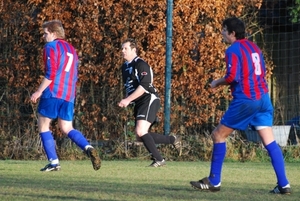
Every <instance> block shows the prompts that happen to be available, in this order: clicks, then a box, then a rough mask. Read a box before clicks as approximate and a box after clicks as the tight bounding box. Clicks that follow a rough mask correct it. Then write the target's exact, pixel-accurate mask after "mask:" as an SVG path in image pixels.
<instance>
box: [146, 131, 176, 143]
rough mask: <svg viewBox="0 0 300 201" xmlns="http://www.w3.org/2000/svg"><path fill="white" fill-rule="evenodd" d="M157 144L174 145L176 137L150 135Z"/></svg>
mask: <svg viewBox="0 0 300 201" xmlns="http://www.w3.org/2000/svg"><path fill="white" fill-rule="evenodd" d="M149 134H150V135H151V136H152V138H153V140H154V142H155V144H173V143H174V141H175V137H174V136H169V135H161V134H158V133H149Z"/></svg>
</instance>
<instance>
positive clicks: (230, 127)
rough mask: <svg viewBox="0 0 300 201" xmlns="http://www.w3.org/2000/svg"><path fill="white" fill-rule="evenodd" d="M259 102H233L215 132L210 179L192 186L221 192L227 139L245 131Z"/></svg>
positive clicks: (202, 180) (213, 135) (196, 182)
mask: <svg viewBox="0 0 300 201" xmlns="http://www.w3.org/2000/svg"><path fill="white" fill-rule="evenodd" d="M257 105H258V103H257V102H255V101H254V102H253V101H252V100H251V101H244V100H233V101H232V102H231V103H230V106H229V108H228V110H227V111H226V112H225V114H224V116H223V117H222V120H221V122H220V124H219V125H218V126H217V127H216V128H215V129H214V130H213V132H212V139H213V152H212V159H211V160H212V161H211V168H210V175H209V177H205V178H203V179H201V180H199V181H191V182H190V184H191V185H192V186H193V187H194V188H197V189H200V190H209V191H219V190H220V186H221V172H222V166H223V162H224V159H225V156H226V138H227V137H228V136H229V135H230V134H231V133H232V132H233V131H234V130H235V129H240V130H244V129H245V128H246V127H247V126H248V124H249V122H250V121H251V119H252V118H253V117H254V115H255V113H253V111H256V110H255V109H254V108H256V107H257Z"/></svg>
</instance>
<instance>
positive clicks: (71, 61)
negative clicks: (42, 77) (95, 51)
mask: <svg viewBox="0 0 300 201" xmlns="http://www.w3.org/2000/svg"><path fill="white" fill-rule="evenodd" d="M67 56H68V57H69V58H68V63H67V66H66V68H65V71H66V72H69V71H70V69H71V66H72V63H73V54H71V53H70V52H67Z"/></svg>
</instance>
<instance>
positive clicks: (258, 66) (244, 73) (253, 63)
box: [225, 39, 268, 100]
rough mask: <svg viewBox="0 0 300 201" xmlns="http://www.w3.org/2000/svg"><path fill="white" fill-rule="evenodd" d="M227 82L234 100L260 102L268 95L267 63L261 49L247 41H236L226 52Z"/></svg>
mask: <svg viewBox="0 0 300 201" xmlns="http://www.w3.org/2000/svg"><path fill="white" fill-rule="evenodd" d="M225 59H226V75H225V80H226V82H227V83H229V84H230V87H231V93H232V96H233V97H234V98H238V99H243V98H244V99H245V98H246V99H252V100H259V99H260V98H261V97H262V96H263V95H264V94H266V93H268V85H267V82H266V79H265V74H266V67H265V61H264V58H263V55H262V52H261V50H260V49H259V47H258V46H257V45H256V44H255V43H253V42H251V41H249V40H247V39H241V40H236V41H235V42H234V43H232V44H231V46H230V47H229V48H228V49H227V50H226V56H225Z"/></svg>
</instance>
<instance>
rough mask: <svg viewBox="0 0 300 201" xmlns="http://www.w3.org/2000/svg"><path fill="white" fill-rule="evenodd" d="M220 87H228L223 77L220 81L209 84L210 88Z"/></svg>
mask: <svg viewBox="0 0 300 201" xmlns="http://www.w3.org/2000/svg"><path fill="white" fill-rule="evenodd" d="M220 85H229V83H228V82H226V80H225V78H224V77H222V78H220V79H217V80H214V81H212V82H211V84H210V87H211V88H216V87H218V86H220Z"/></svg>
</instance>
